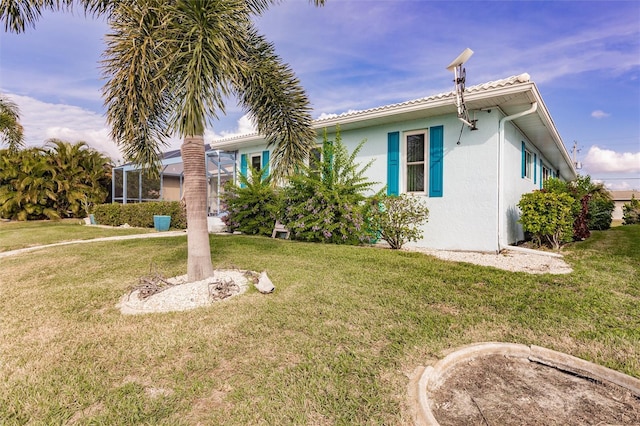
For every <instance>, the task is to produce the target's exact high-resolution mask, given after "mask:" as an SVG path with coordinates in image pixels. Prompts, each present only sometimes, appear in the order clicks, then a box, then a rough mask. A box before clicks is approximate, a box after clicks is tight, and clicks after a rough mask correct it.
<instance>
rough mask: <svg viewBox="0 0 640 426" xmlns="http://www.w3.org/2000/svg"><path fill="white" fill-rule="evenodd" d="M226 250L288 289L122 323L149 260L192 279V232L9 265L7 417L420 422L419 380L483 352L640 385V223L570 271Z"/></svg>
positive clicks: (249, 246)
mask: <svg viewBox="0 0 640 426" xmlns="http://www.w3.org/2000/svg"><path fill="white" fill-rule="evenodd" d="M0 229H2V228H1V227H0ZM78 229H82V228H80V227H79V228H78ZM41 231H42V229H38V230H36V231H31V230H25V238H27V237H26V235H28V234H29V233H30V232H41ZM211 242H212V254H213V259H214V263H215V265H216V266H218V267H232V266H235V267H239V268H243V269H252V270H256V271H261V270H265V269H266V270H267V271H268V272H269V275H270V277H271V278H272V280H273V281H274V283H275V285H276V292H275V293H273V294H270V295H262V294H259V293H257V292H256V291H249V292H248V293H246V294H244V295H242V296H239V297H237V298H234V299H231V300H228V301H225V302H220V303H217V304H216V305H214V306H211V307H209V308H202V309H197V310H193V311H188V312H182V313H169V314H154V315H146V316H122V315H120V313H119V311H118V310H116V309H115V307H114V305H115V304H116V303H117V301H118V299H119V298H120V297H121V296H122V295H123V294H124V293H125V292H126V291H127V289H128V288H129V287H130V286H132V285H134V284H136V282H137V279H138V277H140V276H142V275H144V274H146V273H147V272H148V270H149V267H150V265H151V264H153V265H155V266H156V267H157V268H158V269H160V270H161V271H163V272H164V274H165V275H166V276H171V275H177V274H181V273H184V271H185V270H186V237H184V236H181V237H175V238H162V239H148V240H127V241H117V242H116V241H114V242H101V243H94V244H84V245H83V246H82V250H77V249H76V248H75V247H74V246H63V247H56V248H50V249H46V250H42V251H37V252H33V253H27V254H23V255H20V256H17V257H10V258H5V259H0V295H1V297H0V343H1V347H0V360H1V362H0V424H3V425H13V424H27V423H28V424H33V425H49V424H153V425H156V424H161V425H162V424H165V425H176V424H177V425H180V424H184V425H190V424H212V425H214V424H215V425H226V424H228V425H247V424H251V425H261V424H263V425H283V424H301V425H302V424H309V425H323V424H327V425H333V424H338V425H352V424H376V425H378V424H386V425H403V424H409V423H410V421H411V418H410V414H409V412H408V411H407V405H406V399H407V398H406V394H407V384H408V380H409V379H408V376H409V375H410V374H411V372H412V371H413V370H414V369H415V368H416V367H417V366H419V365H425V364H426V363H430V362H433V361H434V360H436V359H438V358H439V357H441V355H442V353H443V351H447V350H450V349H452V348H455V347H457V346H460V345H464V344H469V343H473V342H481V341H506V342H516V343H524V344H536V345H540V346H544V347H547V348H551V349H554V350H559V351H563V352H568V353H570V354H572V355H575V356H578V357H581V358H585V359H587V360H590V361H593V362H596V363H599V364H602V365H605V366H607V367H610V368H614V369H616V370H619V371H622V372H625V373H628V374H631V375H633V376H635V377H640V315H639V312H640V226H620V227H616V228H615V229H612V230H609V231H605V232H596V233H594V235H593V237H592V238H591V239H590V240H588V241H586V242H583V243H579V244H575V245H574V246H572V247H570V248H568V249H567V250H566V259H567V261H568V262H569V263H570V264H571V266H572V267H573V268H574V272H573V273H572V274H569V275H561V276H560V275H559V276H553V275H528V274H524V273H511V272H506V271H501V270H497V269H493V268H486V267H480V266H474V265H470V264H463V263H451V262H446V261H441V260H438V259H435V258H432V257H429V256H425V255H422V254H419V253H408V252H398V251H391V250H384V249H374V248H362V247H341V246H333V245H323V244H307V243H296V242H290V241H284V240H272V239H269V238H259V237H248V236H211Z"/></svg>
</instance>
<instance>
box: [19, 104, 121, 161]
mask: <svg viewBox="0 0 640 426" xmlns="http://www.w3.org/2000/svg"><path fill="white" fill-rule="evenodd" d="M8 96H9V97H10V98H12V99H13V101H14V102H15V103H16V104H17V105H18V107H19V108H20V123H21V124H22V126H23V127H24V133H25V141H26V144H27V145H28V146H43V145H44V144H45V142H46V140H47V139H51V138H56V139H62V140H65V141H68V142H78V141H84V142H86V143H87V144H88V145H89V146H90V147H92V148H94V149H96V150H97V151H99V152H102V153H104V154H106V155H108V156H109V157H111V158H112V159H114V160H117V159H119V158H122V154H120V151H119V150H118V147H117V146H116V144H115V143H114V142H113V140H112V139H111V138H110V137H109V129H108V127H107V125H106V122H105V119H104V117H103V116H102V115H100V114H97V113H95V112H93V111H88V110H86V109H83V108H80V107H77V106H73V105H65V104H51V103H47V102H42V101H39V100H37V99H34V98H31V97H28V96H20V95H15V94H9V95H8Z"/></svg>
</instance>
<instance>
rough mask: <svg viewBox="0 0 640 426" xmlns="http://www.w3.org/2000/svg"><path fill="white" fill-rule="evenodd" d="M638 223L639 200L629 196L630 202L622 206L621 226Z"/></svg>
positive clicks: (639, 218) (639, 217)
mask: <svg viewBox="0 0 640 426" xmlns="http://www.w3.org/2000/svg"><path fill="white" fill-rule="evenodd" d="M638 223H640V200H636V197H635V196H633V195H631V201H629V202H628V203H625V204H624V205H623V206H622V224H623V225H634V224H638Z"/></svg>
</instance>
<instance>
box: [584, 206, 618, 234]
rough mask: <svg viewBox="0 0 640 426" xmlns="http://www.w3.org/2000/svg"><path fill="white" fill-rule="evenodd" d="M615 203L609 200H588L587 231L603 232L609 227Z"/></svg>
mask: <svg viewBox="0 0 640 426" xmlns="http://www.w3.org/2000/svg"><path fill="white" fill-rule="evenodd" d="M614 208H615V203H614V202H613V200H611V199H604V198H592V199H591V200H589V229H595V230H598V231H604V230H606V229H609V228H610V227H611V221H612V220H613V209H614Z"/></svg>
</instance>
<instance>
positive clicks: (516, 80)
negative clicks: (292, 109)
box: [214, 73, 530, 144]
mask: <svg viewBox="0 0 640 426" xmlns="http://www.w3.org/2000/svg"><path fill="white" fill-rule="evenodd" d="M529 82H530V77H529V74H527V73H524V74H520V75H514V76H511V77H507V78H504V79H501V80H494V81H489V82H487V83H482V84H477V85H474V86H470V87H467V88H465V94H472V93H481V92H483V91H488V90H492V89H499V88H503V87H508V86H515V85H518V84H522V83H529ZM454 96H455V92H454V91H453V90H452V91H449V92H445V93H439V94H437V95H431V96H427V97H423V98H418V99H413V100H409V101H404V102H399V103H395V104H389V105H383V106H379V107H374V108H369V109H363V110H356V111H349V112H344V113H341V114H329V115H328V116H326V117H323V118H318V119H315V120H313V122H312V125H314V126H318V127H321V126H322V124H323V123H325V122H327V121H329V120H336V119H341V118H351V117H357V116H359V115H366V114H369V113H375V112H385V111H391V110H394V109H398V108H402V107H407V106H413V105H419V104H427V103H429V102H432V101H436V100H440V99H447V98H452V99H453V98H454ZM255 136H259V134H258V132H253V133H244V134H242V135H237V136H231V137H226V138H222V139H217V140H215V141H214V144H219V143H221V142H231V141H234V140H239V139H245V138H251V137H255Z"/></svg>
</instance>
